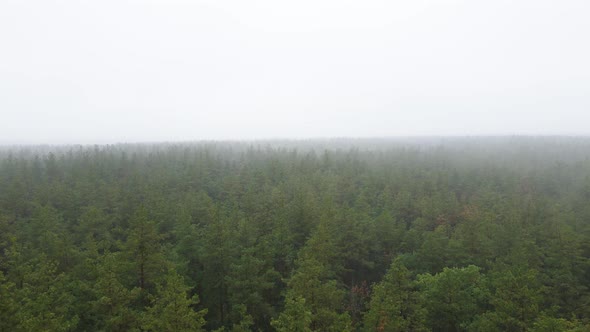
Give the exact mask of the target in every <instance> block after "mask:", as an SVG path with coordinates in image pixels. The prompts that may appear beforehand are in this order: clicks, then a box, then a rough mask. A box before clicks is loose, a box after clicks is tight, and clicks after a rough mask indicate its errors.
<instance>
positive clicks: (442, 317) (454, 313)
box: [418, 265, 489, 331]
mask: <svg viewBox="0 0 590 332" xmlns="http://www.w3.org/2000/svg"><path fill="white" fill-rule="evenodd" d="M479 271H480V269H479V268H478V267H477V266H474V265H470V266H468V267H464V268H444V269H443V271H442V272H440V273H437V274H436V275H430V274H422V275H419V276H418V285H419V287H420V289H421V291H420V296H421V298H422V303H423V305H424V307H425V308H426V310H427V312H428V325H429V326H432V327H434V328H433V330H436V331H459V330H462V329H463V328H464V327H466V326H469V325H470V324H471V320H472V319H473V317H475V316H477V315H478V314H480V313H481V312H482V308H484V306H485V304H486V302H487V301H488V297H489V292H488V290H487V288H486V285H485V282H484V281H483V280H482V279H483V276H482V275H481V274H480V272H479Z"/></svg>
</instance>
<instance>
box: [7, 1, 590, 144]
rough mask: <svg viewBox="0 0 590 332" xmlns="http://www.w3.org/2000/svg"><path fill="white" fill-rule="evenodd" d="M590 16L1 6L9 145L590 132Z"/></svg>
mask: <svg viewBox="0 0 590 332" xmlns="http://www.w3.org/2000/svg"><path fill="white" fill-rule="evenodd" d="M588 17H590V3H589V2H588V1H582V0H580V1H570V0H559V1H557V0H555V1H543V0H522V1H342V0H338V1H336V0H333V1H332V0H330V1H307V0H299V1H289V2H286V1H270V0H269V1H196V0H190V1H189V0H187V1H172V0H162V1H147V0H142V1H128V0H116V1H46V0H36V1H32V0H28V1H27V0H3V1H1V2H0V116H1V117H0V143H1V144H23V143H26V144H44V143H51V144H68V143H114V142H142V141H150V142H153V141H186V140H202V139H207V140H217V139H221V140H225V139H264V138H308V137H395V136H421V135H427V136H433V135H434V136H436V135H441V136H446V135H588V134H590V126H589V125H588V124H589V123H590V64H589V61H588V59H590V43H589V42H588V38H589V35H590V20H589V19H588Z"/></svg>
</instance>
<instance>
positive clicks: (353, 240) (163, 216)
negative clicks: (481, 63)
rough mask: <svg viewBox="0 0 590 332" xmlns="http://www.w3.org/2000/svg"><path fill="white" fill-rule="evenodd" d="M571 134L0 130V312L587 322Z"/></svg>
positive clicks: (294, 326) (258, 321)
mask: <svg viewBox="0 0 590 332" xmlns="http://www.w3.org/2000/svg"><path fill="white" fill-rule="evenodd" d="M589 286H590V138H584V137H446V138H437V137H432V138H426V137H424V138H399V139H393V138H392V139H344V138H343V139H321V140H320V139H317V140H274V141H273V140H268V141H226V142H223V141H199V142H186V143H153V144H148V143H145V144H113V145H86V146H81V145H68V146H49V145H47V146H45V145H43V146H3V147H0V331H10V332H12V331H218V332H221V331H225V332H245V331H278V332H283V331H285V332H286V331H296V332H297V331H299V332H304V331H308V332H311V331H334V332H342V331H350V332H352V331H545V332H549V331H589V330H590V290H589V289H588V287H589Z"/></svg>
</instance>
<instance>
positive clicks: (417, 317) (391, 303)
mask: <svg viewBox="0 0 590 332" xmlns="http://www.w3.org/2000/svg"><path fill="white" fill-rule="evenodd" d="M424 314H425V311H424V310H423V308H422V306H421V304H420V301H419V298H418V292H417V290H416V288H415V286H414V282H413V281H412V279H411V275H410V271H408V269H407V268H406V267H405V266H404V264H403V262H402V261H401V259H399V258H398V259H395V260H394V261H393V263H392V264H391V266H390V268H389V270H388V271H387V273H386V274H385V276H384V277H383V280H382V281H380V282H379V283H377V284H375V286H374V287H373V292H372V295H371V302H370V304H369V311H368V312H367V313H366V314H365V316H364V322H363V325H364V330H365V331H388V332H401V331H426V330H427V328H426V324H425V317H424V316H425V315H424Z"/></svg>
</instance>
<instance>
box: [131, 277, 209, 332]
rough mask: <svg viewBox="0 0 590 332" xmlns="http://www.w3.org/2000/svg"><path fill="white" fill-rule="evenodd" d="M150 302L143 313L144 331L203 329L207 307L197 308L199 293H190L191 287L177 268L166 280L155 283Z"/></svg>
mask: <svg viewBox="0 0 590 332" xmlns="http://www.w3.org/2000/svg"><path fill="white" fill-rule="evenodd" d="M156 289H157V290H156V293H155V295H152V296H150V303H151V305H150V306H149V307H147V310H146V312H145V313H144V315H143V317H142V324H141V326H142V330H144V331H186V332H188V331H204V329H203V326H204V325H205V318H204V317H205V314H206V312H207V310H206V309H204V310H200V311H195V310H194V308H193V307H194V306H195V305H196V304H198V303H199V298H198V296H196V295H193V296H192V297H189V296H188V291H189V290H190V287H188V286H186V285H185V284H184V281H183V278H182V277H181V276H179V275H178V274H177V273H176V272H169V273H168V275H167V276H166V279H165V280H164V284H163V285H162V284H158V285H157V286H156Z"/></svg>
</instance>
